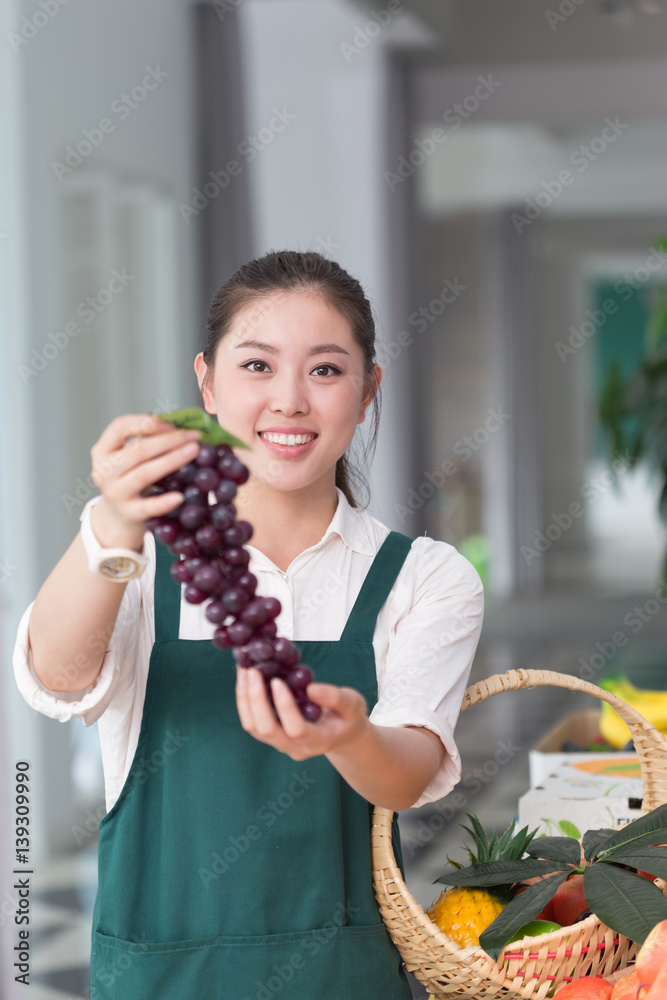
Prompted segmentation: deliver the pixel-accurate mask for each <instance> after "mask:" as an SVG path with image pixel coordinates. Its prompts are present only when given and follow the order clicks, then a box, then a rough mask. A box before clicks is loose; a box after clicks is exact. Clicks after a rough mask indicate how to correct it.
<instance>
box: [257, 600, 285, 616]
mask: <svg viewBox="0 0 667 1000" xmlns="http://www.w3.org/2000/svg"><path fill="white" fill-rule="evenodd" d="M262 599H263V601H264V610H265V611H266V613H267V615H268V616H269V618H277V617H278V615H279V614H280V612H281V610H282V604H281V603H280V601H279V600H278V598H277V597H264V598H262Z"/></svg>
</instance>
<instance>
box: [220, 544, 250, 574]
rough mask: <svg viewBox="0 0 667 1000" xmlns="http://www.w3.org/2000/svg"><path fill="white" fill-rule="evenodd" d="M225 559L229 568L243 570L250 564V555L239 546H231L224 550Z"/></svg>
mask: <svg viewBox="0 0 667 1000" xmlns="http://www.w3.org/2000/svg"><path fill="white" fill-rule="evenodd" d="M225 559H226V560H227V562H228V563H229V564H230V565H231V566H242V567H243V569H245V568H246V566H247V565H248V563H249V562H250V553H249V552H246V550H245V549H242V548H241V546H240V545H233V546H231V548H228V549H227V550H226V552H225Z"/></svg>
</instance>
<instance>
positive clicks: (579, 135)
mask: <svg viewBox="0 0 667 1000" xmlns="http://www.w3.org/2000/svg"><path fill="white" fill-rule="evenodd" d="M665 7H667V5H663V3H661V2H659V0H403V2H401V3H399V2H398V0H378V2H376V3H374V4H373V3H370V2H369V3H366V2H361V0H359V2H352V0H215V2H207V3H200V2H194V0H160V2H159V3H158V2H157V0H143V2H142V3H140V4H133V3H130V2H127V0H116V2H115V3H113V4H112V3H110V2H108V0H89V2H83V0H37V2H36V0H20V2H19V0H6V2H5V3H4V4H3V5H2V8H1V9H0V29H1V30H0V45H2V47H3V55H2V59H1V60H0V92H1V101H0V118H1V120H0V150H1V154H2V155H1V157H0V352H1V353H0V357H1V362H2V363H1V370H0V378H1V379H2V382H1V391H0V407H1V408H2V414H1V418H2V426H3V434H2V441H1V444H0V505H1V516H0V629H1V632H0V635H1V641H2V645H1V647H0V657H1V662H2V668H3V669H2V687H1V691H2V713H1V719H0V763H1V764H2V767H1V768H0V770H1V771H2V774H1V775H0V789H1V791H2V795H3V799H5V800H6V801H7V802H9V801H10V800H9V798H8V796H9V794H10V785H11V783H12V776H13V774H14V771H13V763H14V762H15V761H16V760H21V759H24V760H29V761H30V762H31V773H32V780H33V783H34V788H33V796H34V797H33V802H32V805H31V808H32V823H33V845H32V860H33V863H34V867H35V875H34V883H33V886H34V896H33V907H34V908H33V914H34V930H33V935H32V941H33V943H34V946H35V950H34V954H33V965H32V979H31V982H32V986H33V990H32V993H31V996H32V998H33V1000H55V998H62V997H65V996H67V997H70V998H80V997H83V996H87V995H89V993H87V992H86V991H87V988H88V978H87V977H88V969H87V961H88V956H89V947H90V940H89V936H90V919H91V910H92V901H93V899H94V893H95V880H96V837H97V825H98V824H99V819H100V818H101V816H102V815H103V814H104V806H103V802H104V795H103V776H102V770H101V762H100V754H99V741H98V736H97V725H96V724H95V725H93V726H91V727H89V728H85V727H83V726H82V725H81V723H80V722H79V721H78V720H73V721H72V722H71V723H69V724H68V725H61V724H59V723H57V722H56V721H54V720H51V719H48V718H45V717H44V716H42V715H39V714H38V713H37V712H34V711H33V710H31V709H30V708H28V706H27V705H26V704H25V703H24V702H23V700H22V698H21V697H20V695H19V693H18V691H17V689H16V685H15V682H14V678H13V674H12V668H11V659H12V652H13V647H14V642H15V637H16V628H17V624H18V621H19V618H20V617H21V615H22V613H23V612H24V610H25V608H26V607H27V606H28V604H29V603H30V601H32V600H33V599H34V597H35V595H36V592H37V590H38V589H39V587H40V585H41V583H42V582H43V580H44V579H45V578H46V576H47V575H48V573H49V572H50V570H51V568H52V567H53V565H54V564H55V563H56V562H57V560H58V559H59V557H60V556H61V554H62V553H63V551H64V550H65V548H66V547H67V546H68V545H69V544H70V542H71V540H72V538H73V537H74V535H75V534H76V532H77V531H78V528H79V516H80V513H81V510H82V508H83V505H84V504H85V502H86V501H87V500H88V499H89V498H90V497H91V496H93V495H94V494H95V493H96V492H97V491H96V489H95V487H94V486H93V484H92V482H91V480H90V457H89V451H90V447H91V445H92V444H93V443H94V441H95V440H96V439H97V438H98V436H99V434H100V433H101V431H102V429H103V428H104V426H105V425H106V424H107V423H108V422H109V421H110V420H111V419H112V418H113V417H114V416H115V415H117V414H119V413H123V412H142V411H149V410H150V411H153V410H160V409H162V410H169V409H174V408H176V407H180V406H187V405H195V406H196V405H199V402H200V400H199V395H198V392H197V385H196V379H195V375H194V371H193V368H192V364H193V360H194V357H195V355H196V353H197V352H198V351H199V350H200V349H201V348H202V347H203V343H204V338H203V319H204V316H205V313H206V311H207V307H208V303H209V300H210V298H211V296H212V294H213V292H214V291H215V290H216V288H217V287H218V286H219V285H220V284H222V283H223V282H224V281H225V280H226V279H227V278H228V277H229V276H230V274H231V273H232V272H233V271H234V270H235V269H236V268H237V267H238V266H239V265H240V264H241V263H242V262H244V261H245V260H248V259H250V258H252V257H255V256H259V255H261V254H263V253H265V252H266V251H268V250H270V249H282V248H292V249H298V250H319V251H320V252H321V253H323V254H325V255H327V256H329V257H331V258H332V259H334V260H336V261H338V262H339V263H340V264H341V265H342V266H343V267H344V268H346V269H347V270H348V271H350V272H351V273H352V274H353V275H355V276H356V277H357V278H359V280H360V281H361V283H362V285H363V287H364V289H365V290H366V292H367V294H368V296H369V298H370V299H371V302H372V304H373V308H374V312H375V315H376V318H377V324H378V337H379V341H380V346H379V359H380V362H381V364H382V365H383V368H384V370H385V383H384V387H383V388H384V397H383V415H382V422H381V433H380V441H379V446H378V450H377V454H376V458H375V462H374V464H373V467H372V470H371V472H370V474H369V477H368V478H369V481H370V486H371V494H372V501H371V503H370V507H369V509H370V512H371V513H372V514H373V515H374V516H376V517H378V518H380V519H381V520H382V521H383V522H385V523H386V524H388V525H389V526H391V527H392V528H395V529H397V530H399V531H403V532H404V533H406V534H409V535H411V536H413V537H416V536H418V535H422V534H424V533H427V534H429V535H430V536H431V537H433V538H439V539H443V540H445V541H447V542H450V543H451V544H452V545H455V546H456V547H457V548H458V549H459V550H460V551H462V552H463V553H464V554H465V555H466V556H467V557H468V558H469V559H470V560H471V561H472V562H473V564H474V565H475V566H476V567H477V569H478V571H479V572H480V574H481V575H482V578H483V580H484V584H485V594H486V614H485V623H484V630H483V633H482V638H481V640H480V645H479V648H478V652H477V656H476V658H475V663H474V664H473V670H472V675H471V677H472V679H473V680H476V679H479V678H482V677H485V676H488V675H489V674H492V673H496V672H503V671H505V670H507V669H511V668H516V667H540V668H547V669H555V670H558V671H561V672H563V673H569V674H573V675H579V676H587V677H588V678H589V679H591V676H593V675H595V677H601V676H602V675H603V674H604V672H605V671H606V670H616V669H621V670H623V671H625V672H627V673H628V675H629V676H631V677H632V679H633V680H634V681H635V682H636V683H638V684H639V683H641V684H645V685H646V686H650V687H653V688H664V687H667V682H665V679H664V675H665V662H666V658H665V653H664V649H665V646H664V638H665V631H666V629H665V615H664V613H663V605H662V601H661V600H659V599H657V597H656V595H657V594H658V593H660V594H661V593H662V592H661V591H660V590H659V584H660V575H661V569H662V560H663V556H664V550H665V543H666V539H665V529H664V526H663V523H662V521H661V519H660V517H659V510H660V500H661V492H662V486H663V481H664V472H661V471H660V462H658V463H657V464H658V468H657V469H656V468H655V464H656V463H655V462H654V463H653V465H652V464H651V462H650V458H651V454H652V452H651V451H650V449H646V455H642V456H641V457H640V459H639V460H638V461H636V462H635V461H634V458H635V456H633V455H632V454H631V453H630V452H629V451H627V450H623V449H620V450H619V449H614V448H613V447H610V445H609V441H608V436H607V435H606V434H605V433H604V430H603V428H602V427H601V424H600V419H599V415H598V414H599V405H598V404H599V398H600V393H601V391H602V387H603V385H604V384H605V378H606V377H607V373H608V371H609V366H610V364H611V363H612V362H614V361H616V362H617V363H618V365H619V366H620V371H621V372H622V374H623V375H625V376H628V375H631V374H632V373H633V372H634V371H635V370H636V369H637V368H638V366H639V365H640V364H641V362H642V359H643V358H644V357H645V356H646V353H647V351H648V347H647V332H648V331H650V330H653V335H654V337H655V336H656V334H655V330H656V317H657V316H658V317H659V311H660V308H661V304H662V303H663V294H664V289H665V276H666V274H667V249H665V250H663V244H662V243H661V241H663V240H664V239H665V238H666V237H667V127H666V126H667V60H666V59H665V56H666V55H667V9H665ZM658 327H659V323H658ZM658 395H659V394H658ZM662 399H663V400H664V396H663V397H662ZM658 402H660V400H658ZM664 439H665V435H664V434H663V437H662V440H663V441H664ZM632 615H634V620H636V621H638V622H639V623H640V624H639V625H637V626H632V627H629V620H628V616H632ZM624 623H625V624H624ZM619 629H625V631H626V633H627V635H628V637H629V641H628V642H627V643H626V644H624V645H623V648H620V645H619V644H615V643H612V642H610V637H611V636H612V635H613V634H614V632H617V631H618V630H619ZM596 644H597V645H596ZM600 648H602V649H603V650H606V652H603V653H600V654H599V657H598V659H595V660H592V659H591V658H592V657H594V655H595V654H596V652H598V653H599V650H600ZM600 658H601V659H602V661H603V665H602V667H600V666H599V663H600ZM612 661H613V662H612ZM591 663H592V664H593V666H592V668H591V666H590V664H591ZM586 670H587V672H586ZM582 671H583V672H582ZM595 677H594V678H593V679H595ZM582 697H583V702H581V701H580V699H581V698H582ZM496 702H498V704H495V703H485V704H484V705H483V706H481V707H479V708H478V709H476V710H475V712H473V713H470V715H469V716H465V717H464V718H463V719H462V720H461V724H460V727H459V731H458V732H459V743H460V748H461V753H462V758H463V769H464V777H465V775H466V774H468V773H469V772H470V770H471V769H472V768H474V767H477V768H480V767H482V766H483V765H484V763H485V762H486V763H489V762H492V761H493V760H494V759H495V757H494V754H495V753H496V751H497V747H498V745H499V741H505V742H507V741H508V740H510V739H511V740H513V741H514V743H513V744H512V745H515V746H516V747H517V748H518V749H517V750H516V752H514V753H512V754H511V755H510V760H509V762H508V763H506V764H504V765H503V766H502V767H501V768H500V769H499V768H498V766H497V765H496V767H495V773H493V771H494V769H493V767H488V768H487V769H486V770H483V771H482V773H483V775H484V777H483V778H482V779H481V780H480V781H478V784H479V785H480V788H479V789H478V790H477V791H476V792H475V793H474V794H472V793H470V794H468V795H467V800H466V806H465V808H467V809H473V810H474V811H475V812H477V814H478V815H479V816H480V818H481V819H482V820H483V821H484V822H485V823H486V824H487V825H493V824H496V825H497V826H499V827H500V826H502V825H504V824H505V823H507V822H509V820H510V819H511V818H512V816H514V814H515V812H516V803H517V799H518V796H519V795H520V794H521V793H522V792H523V791H524V790H525V789H526V788H527V787H528V763H527V754H528V749H529V747H530V746H531V745H532V744H533V743H534V742H535V741H536V740H537V739H538V738H539V736H540V735H541V734H542V733H543V732H544V731H545V730H546V729H548V728H549V727H550V726H551V725H552V724H553V722H555V721H556V720H557V719H558V718H560V717H562V716H563V715H566V714H567V713H568V712H573V711H575V710H577V709H578V708H579V707H582V706H583V707H584V708H589V707H591V706H592V705H593V702H591V699H590V698H586V697H584V696H576V697H575V696H574V695H572V694H571V693H568V692H565V691H556V690H552V689H544V688H540V689H538V690H536V691H533V692H524V693H522V694H520V695H519V694H517V695H507V696H504V698H500V699H496ZM469 787H470V786H469ZM438 809H439V810H440V811H439V812H438ZM442 810H443V803H439V804H438V808H436V807H433V806H425V807H423V808H422V809H419V810H407V811H406V812H404V813H402V814H401V828H402V830H403V833H404V838H405V845H406V846H405V848H404V854H405V862H406V868H407V872H408V882H409V884H410V885H411V888H412V889H413V891H414V893H415V895H416V896H417V898H418V900H419V901H420V902H421V903H423V904H424V905H426V904H428V903H429V902H430V901H431V899H432V898H433V897H434V896H435V894H436V893H435V887H433V886H432V882H433V879H434V878H436V877H437V875H439V874H441V872H442V868H443V865H444V863H445V854H446V852H447V850H449V849H451V848H452V845H456V844H457V843H459V842H460V839H461V836H460V831H459V830H458V827H457V825H456V824H457V823H458V822H460V821H465V817H464V815H463V812H462V811H461V809H460V808H459V809H458V811H457V810H456V809H453V810H452V811H451V812H450V813H449V814H448V815H447V819H448V822H447V824H446V825H445V828H444V829H442V823H440V824H437V823H432V822H431V823H430V825H429V821H430V820H432V818H433V816H434V815H435V816H442V815H443V811H442ZM3 826H4V831H3V832H4V835H5V836H4V841H3V845H2V852H3V853H2V874H1V875H0V897H1V902H0V926H1V928H2V951H1V952H0V958H1V960H2V965H1V966H0V969H1V970H2V972H1V974H2V975H4V982H5V994H4V995H6V996H8V997H13V996H15V995H17V996H18V995H19V988H20V987H18V986H17V985H16V984H15V983H14V981H13V973H12V972H11V971H10V970H11V963H12V961H13V959H12V957H11V948H12V945H13V943H14V930H15V928H14V924H13V910H14V908H15V904H14V903H13V901H14V896H15V894H14V893H13V890H12V879H13V876H12V874H11V868H12V858H11V856H10V853H9V848H10V844H9V837H8V825H7V824H6V823H5V824H3ZM436 828H438V832H437V833H435V832H434V831H435V830H436ZM414 989H415V996H421V995H423V994H422V993H421V992H420V988H419V987H418V986H417V985H415V986H414Z"/></svg>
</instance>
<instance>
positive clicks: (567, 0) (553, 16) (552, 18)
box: [544, 0, 586, 31]
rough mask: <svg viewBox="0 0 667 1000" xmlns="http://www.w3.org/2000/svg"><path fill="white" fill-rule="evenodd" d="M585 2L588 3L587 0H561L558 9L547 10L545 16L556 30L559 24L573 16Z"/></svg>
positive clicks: (553, 29)
mask: <svg viewBox="0 0 667 1000" xmlns="http://www.w3.org/2000/svg"><path fill="white" fill-rule="evenodd" d="M584 3H586V0H561V2H560V3H559V5H558V10H545V12H544V16H545V17H546V19H547V24H548V25H549V27H550V28H551V30H552V31H555V30H556V28H557V27H558V25H559V24H562V23H563V21H567V19H568V18H570V17H572V15H573V14H574V13H575V12H576V11H577V10H579V8H580V7H581V5H582V4H584Z"/></svg>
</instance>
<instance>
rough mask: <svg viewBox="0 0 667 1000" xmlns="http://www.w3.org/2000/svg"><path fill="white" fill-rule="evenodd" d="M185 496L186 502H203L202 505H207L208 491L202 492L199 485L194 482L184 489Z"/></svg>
mask: <svg viewBox="0 0 667 1000" xmlns="http://www.w3.org/2000/svg"><path fill="white" fill-rule="evenodd" d="M183 496H184V497H185V502H186V503H198V504H201V506H202V507H206V504H207V496H206V493H204V492H202V490H200V489H199V487H198V486H195V485H194V483H193V484H191V485H190V486H186V487H185V489H184V490H183Z"/></svg>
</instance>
